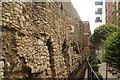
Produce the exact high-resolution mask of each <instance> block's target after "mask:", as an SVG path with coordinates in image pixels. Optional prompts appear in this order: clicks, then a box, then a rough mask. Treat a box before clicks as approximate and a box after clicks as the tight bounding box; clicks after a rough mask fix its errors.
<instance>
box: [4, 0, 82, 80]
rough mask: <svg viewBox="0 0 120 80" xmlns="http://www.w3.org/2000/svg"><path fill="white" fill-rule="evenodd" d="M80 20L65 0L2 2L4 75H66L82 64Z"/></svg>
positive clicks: (46, 76)
mask: <svg viewBox="0 0 120 80" xmlns="http://www.w3.org/2000/svg"><path fill="white" fill-rule="evenodd" d="M81 27H82V21H81V20H80V19H79V16H78V14H77V12H76V10H75V9H74V8H73V6H72V5H71V3H69V2H64V3H61V2H2V29H3V31H2V36H3V56H4V58H5V67H4V69H5V73H4V74H5V77H6V78H23V77H24V78H26V77H27V78H68V77H69V75H70V74H71V73H73V72H74V71H75V70H76V69H78V68H79V66H80V65H81V64H82V62H83V61H82V60H83V59H82V56H83V55H82V28H81Z"/></svg>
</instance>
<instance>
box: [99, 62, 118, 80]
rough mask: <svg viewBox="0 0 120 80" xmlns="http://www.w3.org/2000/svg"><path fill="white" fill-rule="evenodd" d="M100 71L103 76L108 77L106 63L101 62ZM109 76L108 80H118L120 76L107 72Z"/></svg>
mask: <svg viewBox="0 0 120 80" xmlns="http://www.w3.org/2000/svg"><path fill="white" fill-rule="evenodd" d="M99 66H100V67H99V72H100V73H101V75H102V76H103V78H104V79H105V78H106V63H101V64H99ZM107 75H108V76H107V78H108V80H118V78H117V77H116V76H114V75H112V73H110V72H107Z"/></svg>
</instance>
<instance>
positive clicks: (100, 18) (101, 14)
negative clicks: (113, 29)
mask: <svg viewBox="0 0 120 80" xmlns="http://www.w3.org/2000/svg"><path fill="white" fill-rule="evenodd" d="M102 24H105V0H95V26H96V27H98V26H99V25H102Z"/></svg>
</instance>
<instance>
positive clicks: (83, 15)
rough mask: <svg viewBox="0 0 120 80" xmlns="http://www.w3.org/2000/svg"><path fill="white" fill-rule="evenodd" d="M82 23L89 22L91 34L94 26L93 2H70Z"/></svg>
mask: <svg viewBox="0 0 120 80" xmlns="http://www.w3.org/2000/svg"><path fill="white" fill-rule="evenodd" d="M71 1H72V4H73V6H74V7H75V8H76V10H77V12H78V14H79V16H80V19H81V20H82V21H89V22H90V29H91V32H92V33H93V31H94V29H95V28H96V25H95V4H94V0H71Z"/></svg>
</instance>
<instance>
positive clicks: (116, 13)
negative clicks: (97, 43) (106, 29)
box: [106, 0, 120, 26]
mask: <svg viewBox="0 0 120 80" xmlns="http://www.w3.org/2000/svg"><path fill="white" fill-rule="evenodd" d="M106 23H111V24H115V25H119V26H120V1H118V0H112V1H111V2H108V1H106Z"/></svg>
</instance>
